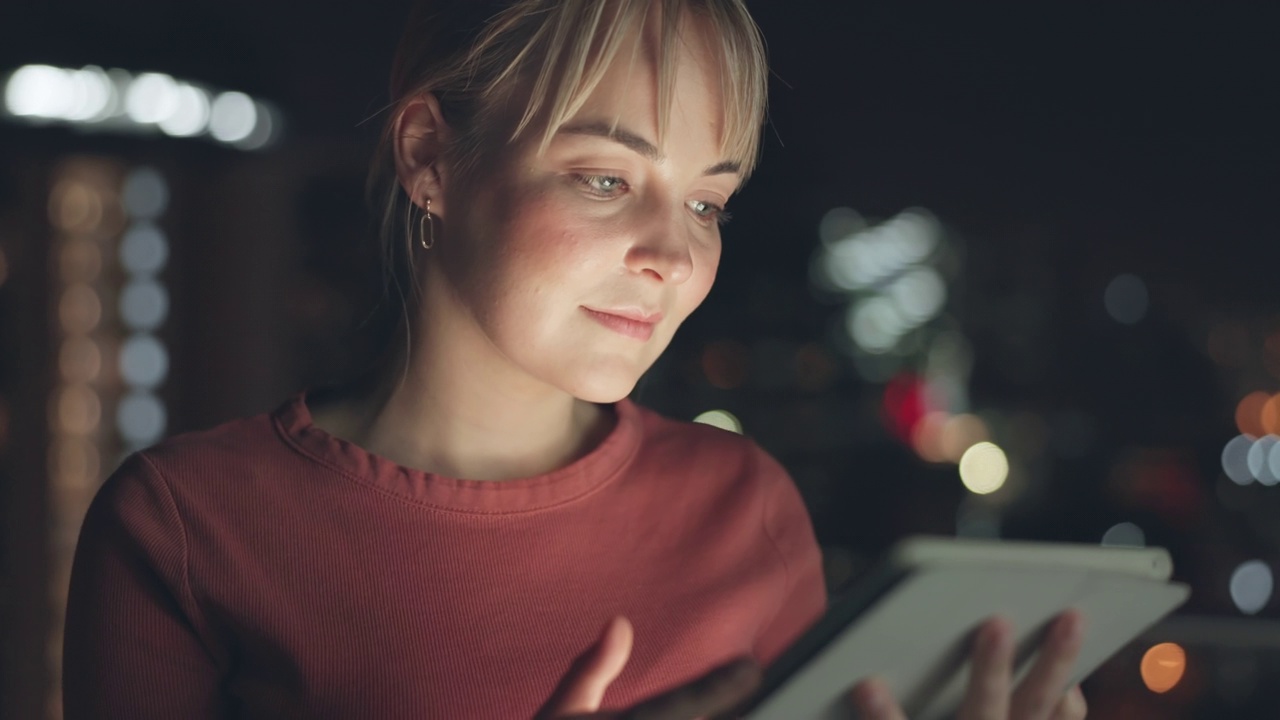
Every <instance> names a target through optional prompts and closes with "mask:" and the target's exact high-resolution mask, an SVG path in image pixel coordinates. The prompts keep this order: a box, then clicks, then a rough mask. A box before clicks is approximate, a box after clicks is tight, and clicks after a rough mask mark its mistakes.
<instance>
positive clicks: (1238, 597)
mask: <svg viewBox="0 0 1280 720" xmlns="http://www.w3.org/2000/svg"><path fill="white" fill-rule="evenodd" d="M1273 587H1274V579H1273V578H1272V576H1271V568H1269V567H1267V564H1266V563H1264V562H1262V561H1261V560H1249V561H1247V562H1244V563H1241V564H1240V566H1239V567H1237V568H1236V569H1235V571H1234V572H1232V573H1231V583H1230V589H1231V601H1232V602H1234V603H1235V605H1236V608H1237V609H1239V610H1240V612H1242V613H1244V614H1245V615H1256V614H1257V613H1258V612H1259V611H1261V610H1262V609H1263V608H1264V607H1266V606H1267V603H1268V602H1270V601H1271V592H1272V589H1273Z"/></svg>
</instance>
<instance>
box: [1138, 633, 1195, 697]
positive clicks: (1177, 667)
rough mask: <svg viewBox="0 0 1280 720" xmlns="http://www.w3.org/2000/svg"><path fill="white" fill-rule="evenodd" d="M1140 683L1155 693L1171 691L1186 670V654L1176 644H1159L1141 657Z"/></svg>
mask: <svg viewBox="0 0 1280 720" xmlns="http://www.w3.org/2000/svg"><path fill="white" fill-rule="evenodd" d="M1140 668H1141V673H1142V682H1143V684H1145V685H1146V686H1147V689H1148V690H1150V691H1151V692H1155V693H1166V692H1169V691H1170V690H1172V689H1173V688H1174V687H1175V686H1176V685H1177V684H1178V681H1180V680H1182V675H1183V673H1184V672H1185V671H1186V669H1187V653H1186V651H1184V650H1183V649H1182V646H1180V645H1178V644H1177V643H1160V644H1159V645H1155V646H1152V647H1151V648H1150V649H1149V650H1147V652H1146V653H1144V654H1143V655H1142V663H1141V665H1140Z"/></svg>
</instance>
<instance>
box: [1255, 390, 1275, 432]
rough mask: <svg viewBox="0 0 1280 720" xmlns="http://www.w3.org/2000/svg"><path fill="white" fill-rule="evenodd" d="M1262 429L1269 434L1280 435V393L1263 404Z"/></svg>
mask: <svg viewBox="0 0 1280 720" xmlns="http://www.w3.org/2000/svg"><path fill="white" fill-rule="evenodd" d="M1258 414H1259V415H1260V416H1261V421H1262V429H1263V431H1265V432H1266V433H1267V434H1269V435H1280V393H1276V394H1275V395H1272V396H1271V399H1270V400H1267V403H1266V404H1265V405H1263V406H1262V412H1260V413H1258Z"/></svg>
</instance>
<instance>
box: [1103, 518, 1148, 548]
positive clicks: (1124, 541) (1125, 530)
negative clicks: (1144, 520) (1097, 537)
mask: <svg viewBox="0 0 1280 720" xmlns="http://www.w3.org/2000/svg"><path fill="white" fill-rule="evenodd" d="M1102 544H1103V545H1104V546H1106V547H1144V546H1146V544H1147V536H1146V534H1145V533H1143V532H1142V528H1140V527H1138V526H1137V525H1135V524H1133V523H1131V522H1122V523H1117V524H1115V525H1112V526H1111V527H1110V528H1109V529H1108V530H1107V531H1106V532H1105V533H1103V534H1102Z"/></svg>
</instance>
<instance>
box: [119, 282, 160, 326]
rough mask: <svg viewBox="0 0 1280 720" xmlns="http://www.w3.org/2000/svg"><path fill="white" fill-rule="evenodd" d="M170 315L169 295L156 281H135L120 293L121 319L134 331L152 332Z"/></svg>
mask: <svg viewBox="0 0 1280 720" xmlns="http://www.w3.org/2000/svg"><path fill="white" fill-rule="evenodd" d="M168 314H169V293H168V292H166V291H165V289H164V286H163V285H161V284H160V283H158V282H156V281H155V280H151V279H143V280H134V281H132V282H130V283H129V284H128V285H126V286H125V287H124V289H123V290H122V291H121V292H120V318H121V319H122V320H124V324H125V325H127V326H128V327H129V328H131V329H134V330H152V329H155V328H156V327H159V325H160V323H163V322H164V319H165V317H166V316H168Z"/></svg>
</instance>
